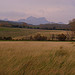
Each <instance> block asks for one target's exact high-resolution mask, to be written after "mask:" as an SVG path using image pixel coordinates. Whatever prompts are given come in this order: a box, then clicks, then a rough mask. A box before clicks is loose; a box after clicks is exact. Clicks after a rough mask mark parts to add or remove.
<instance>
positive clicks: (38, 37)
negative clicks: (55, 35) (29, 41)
mask: <svg viewBox="0 0 75 75" xmlns="http://www.w3.org/2000/svg"><path fill="white" fill-rule="evenodd" d="M34 40H37V41H46V40H47V37H45V36H41V35H40V34H37V35H35V36H34Z"/></svg>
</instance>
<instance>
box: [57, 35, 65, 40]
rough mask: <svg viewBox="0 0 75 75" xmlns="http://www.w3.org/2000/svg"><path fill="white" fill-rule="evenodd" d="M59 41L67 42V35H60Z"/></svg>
mask: <svg viewBox="0 0 75 75" xmlns="http://www.w3.org/2000/svg"><path fill="white" fill-rule="evenodd" d="M57 39H58V40H59V41H65V40H66V35H64V34H59V35H58V36H57Z"/></svg>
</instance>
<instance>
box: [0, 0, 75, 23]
mask: <svg viewBox="0 0 75 75" xmlns="http://www.w3.org/2000/svg"><path fill="white" fill-rule="evenodd" d="M28 16H35V17H46V18H47V19H48V20H50V21H57V22H58V21H63V22H68V20H69V19H72V18H75V0H0V18H4V17H7V18H10V19H18V18H25V17H28Z"/></svg>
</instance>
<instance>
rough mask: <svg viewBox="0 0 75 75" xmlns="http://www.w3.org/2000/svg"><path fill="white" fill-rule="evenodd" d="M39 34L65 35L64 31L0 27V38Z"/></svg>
mask: <svg viewBox="0 0 75 75" xmlns="http://www.w3.org/2000/svg"><path fill="white" fill-rule="evenodd" d="M37 33H40V34H41V35H44V36H47V37H48V38H49V37H50V34H61V33H66V31H64V30H39V29H25V28H5V27H0V37H12V38H23V37H29V36H31V35H32V36H34V35H35V34H37Z"/></svg>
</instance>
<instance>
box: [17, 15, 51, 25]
mask: <svg viewBox="0 0 75 75" xmlns="http://www.w3.org/2000/svg"><path fill="white" fill-rule="evenodd" d="M18 21H19V22H26V23H28V24H33V25H40V24H47V23H50V22H49V21H47V20H46V18H45V17H40V18H36V17H33V16H30V17H28V18H26V19H20V20H18Z"/></svg>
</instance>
